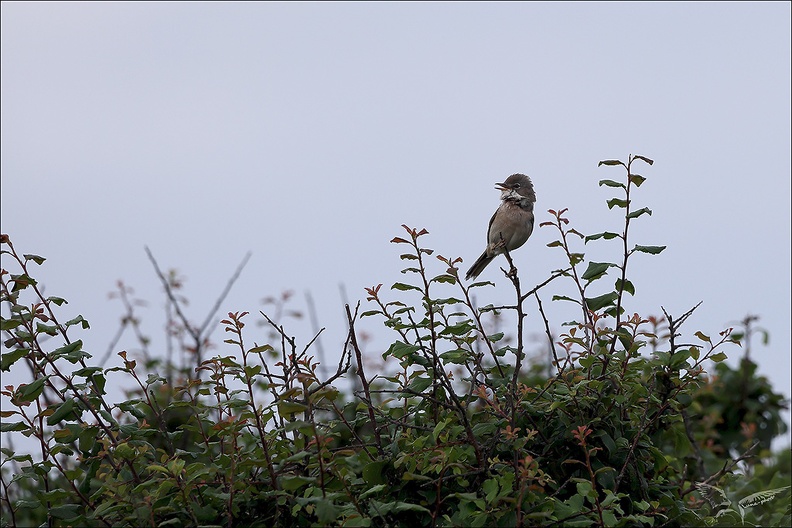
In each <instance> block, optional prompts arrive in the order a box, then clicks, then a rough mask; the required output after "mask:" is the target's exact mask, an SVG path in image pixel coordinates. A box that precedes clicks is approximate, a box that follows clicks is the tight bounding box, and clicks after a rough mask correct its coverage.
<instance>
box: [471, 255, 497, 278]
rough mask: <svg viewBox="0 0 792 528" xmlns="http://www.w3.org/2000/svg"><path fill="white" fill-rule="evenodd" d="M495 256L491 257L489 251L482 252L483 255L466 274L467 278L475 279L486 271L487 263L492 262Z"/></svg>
mask: <svg viewBox="0 0 792 528" xmlns="http://www.w3.org/2000/svg"><path fill="white" fill-rule="evenodd" d="M493 258H495V257H494V256H492V257H489V256H487V252H486V251H485V252H484V253H482V254H481V256H480V257H479V258H478V260H476V262H474V263H473V265H472V266H470V269H469V270H468V272H467V274H466V275H465V280H470V279H475V278H476V277H478V276H479V273H481V272H482V271H484V268H486V267H487V264H489V263H490V262H492V259H493Z"/></svg>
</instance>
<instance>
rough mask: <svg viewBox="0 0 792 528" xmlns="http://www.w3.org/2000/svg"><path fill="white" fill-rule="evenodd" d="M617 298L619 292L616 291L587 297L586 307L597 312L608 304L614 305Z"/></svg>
mask: <svg viewBox="0 0 792 528" xmlns="http://www.w3.org/2000/svg"><path fill="white" fill-rule="evenodd" d="M617 298H618V294H617V293H616V292H610V293H606V294H605V295H600V296H599V297H592V298H589V297H586V307H587V308H588V309H589V310H591V311H592V312H596V311H597V310H599V309H601V308H604V307H606V306H612V305H613V303H615V302H616V299H617Z"/></svg>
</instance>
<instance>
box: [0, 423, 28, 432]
mask: <svg viewBox="0 0 792 528" xmlns="http://www.w3.org/2000/svg"><path fill="white" fill-rule="evenodd" d="M27 428H28V426H27V424H25V422H0V433H10V432H12V431H25V430H26V429H27Z"/></svg>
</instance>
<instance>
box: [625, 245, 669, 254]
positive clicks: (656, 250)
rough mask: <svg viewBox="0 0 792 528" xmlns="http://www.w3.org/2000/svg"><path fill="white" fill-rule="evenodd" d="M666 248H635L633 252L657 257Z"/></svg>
mask: <svg viewBox="0 0 792 528" xmlns="http://www.w3.org/2000/svg"><path fill="white" fill-rule="evenodd" d="M665 248H666V246H635V247H634V248H633V251H640V252H641V253H649V254H652V255H657V254H658V253H660V252H662V251H663V250H664V249H665Z"/></svg>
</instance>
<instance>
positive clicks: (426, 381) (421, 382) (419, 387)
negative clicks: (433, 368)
mask: <svg viewBox="0 0 792 528" xmlns="http://www.w3.org/2000/svg"><path fill="white" fill-rule="evenodd" d="M425 374H426V373H424V375H423V376H417V377H415V378H413V380H412V381H411V382H410V386H409V387H407V389H408V390H410V391H412V392H417V393H419V394H420V393H422V392H423V391H424V390H426V388H427V387H428V386H429V385H431V384H432V378H430V377H429V376H427V375H425Z"/></svg>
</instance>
